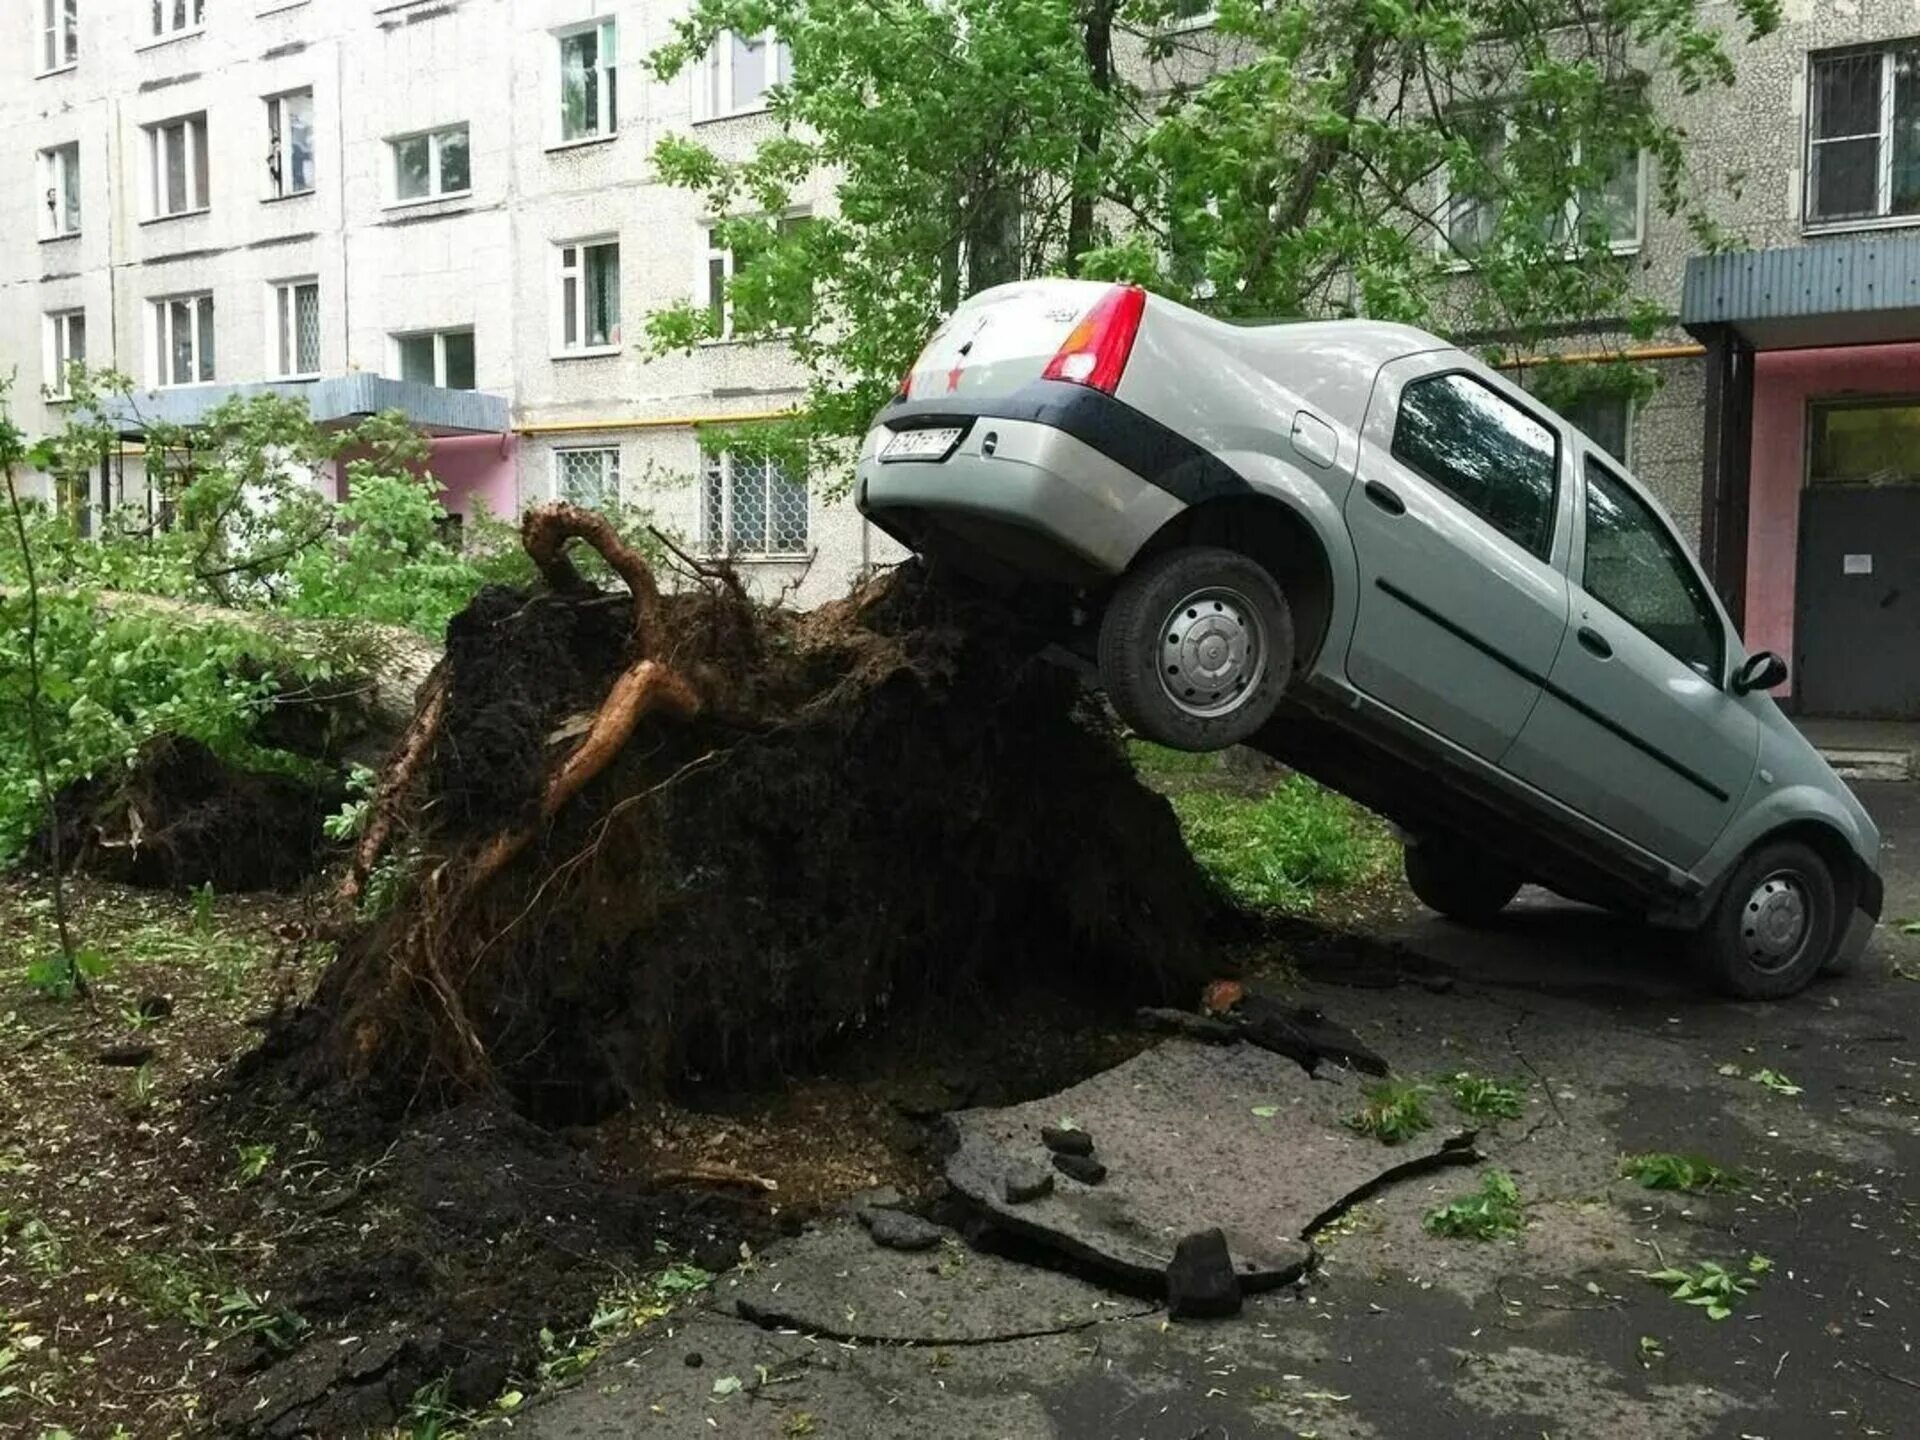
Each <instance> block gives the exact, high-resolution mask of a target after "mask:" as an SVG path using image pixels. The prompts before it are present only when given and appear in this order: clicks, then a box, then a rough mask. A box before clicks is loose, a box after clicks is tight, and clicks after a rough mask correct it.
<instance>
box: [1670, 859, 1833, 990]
mask: <svg viewBox="0 0 1920 1440" xmlns="http://www.w3.org/2000/svg"><path fill="white" fill-rule="evenodd" d="M1838 920H1839V915H1838V905H1837V902H1836V900H1835V894H1834V883H1833V874H1832V872H1831V871H1829V870H1828V869H1827V865H1826V862H1825V861H1824V860H1822V859H1821V858H1820V857H1819V855H1818V854H1816V853H1815V852H1814V851H1813V850H1812V849H1811V848H1810V847H1808V846H1806V845H1803V844H1801V843H1800V842H1799V841H1797V840H1779V841H1775V842H1773V843H1772V844H1768V845H1762V846H1761V847H1760V848H1759V849H1757V850H1755V851H1754V852H1753V853H1752V854H1750V855H1748V856H1747V858H1746V859H1744V860H1742V861H1741V862H1740V864H1739V865H1738V866H1736V867H1735V868H1734V871H1733V874H1732V875H1731V876H1729V877H1728V879H1727V883H1726V886H1725V888H1724V889H1722V890H1721V892H1720V899H1719V901H1718V902H1717V903H1716V904H1715V906H1714V909H1713V914H1712V915H1711V916H1709V917H1708V919H1707V923H1706V924H1704V925H1702V926H1701V927H1700V929H1699V930H1698V931H1696V932H1695V934H1694V951H1695V954H1696V955H1697V956H1698V958H1699V960H1700V963H1701V965H1702V967H1703V968H1704V969H1705V971H1706V973H1707V975H1708V977H1709V978H1710V979H1711V980H1712V981H1713V983H1714V984H1715V985H1717V986H1718V987H1719V988H1720V989H1721V990H1724V991H1725V992H1726V993H1727V994H1729V995H1733V996H1736V997H1738V998H1739V999H1742V1000H1780V999H1784V998H1785V997H1786V996H1788V995H1792V994H1794V993H1796V992H1797V991H1799V990H1801V989H1802V988H1804V987H1805V986H1806V984H1807V982H1808V981H1810V980H1811V979H1813V977H1814V976H1815V975H1817V974H1819V973H1820V968H1821V967H1822V966H1823V965H1824V964H1825V963H1826V962H1827V958H1828V956H1829V955H1830V954H1831V953H1832V951H1833V949H1834V945H1835V940H1836V938H1837V932H1836V930H1835V928H1834V927H1835V926H1836V924H1837V923H1838Z"/></svg>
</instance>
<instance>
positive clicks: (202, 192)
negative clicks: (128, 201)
mask: <svg viewBox="0 0 1920 1440" xmlns="http://www.w3.org/2000/svg"><path fill="white" fill-rule="evenodd" d="M147 148H148V151H149V158H150V160H151V162H152V163H151V165H150V167H149V170H150V174H149V177H148V182H147V183H148V184H149V185H150V186H151V187H152V189H151V194H150V199H151V200H152V204H151V205H149V206H148V208H147V213H148V215H149V217H151V218H153V219H156V220H158V219H164V218H165V217H167V216H169V215H191V214H192V213H193V212H194V211H196V210H204V209H206V208H207V117H206V114H205V112H204V111H203V112H202V113H200V114H198V115H183V116H181V117H180V119H178V120H167V121H163V122H162V123H161V124H158V125H149V126H147Z"/></svg>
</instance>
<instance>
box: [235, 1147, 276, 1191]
mask: <svg viewBox="0 0 1920 1440" xmlns="http://www.w3.org/2000/svg"><path fill="white" fill-rule="evenodd" d="M237 1155H238V1159H237V1161H236V1163H235V1165H234V1167H233V1178H234V1180H235V1181H236V1182H237V1183H239V1184H241V1185H251V1184H253V1183H254V1181H256V1180H258V1179H259V1178H260V1177H261V1176H262V1175H264V1174H266V1173H267V1167H268V1166H269V1165H271V1164H273V1156H274V1147H273V1146H272V1145H242V1146H240V1147H239V1149H238V1151H237Z"/></svg>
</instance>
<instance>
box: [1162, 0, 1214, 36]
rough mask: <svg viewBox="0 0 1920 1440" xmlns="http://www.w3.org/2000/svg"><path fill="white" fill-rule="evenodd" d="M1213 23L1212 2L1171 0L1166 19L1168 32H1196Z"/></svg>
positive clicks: (1209, 0) (1207, 0) (1210, 0)
mask: <svg viewBox="0 0 1920 1440" xmlns="http://www.w3.org/2000/svg"><path fill="white" fill-rule="evenodd" d="M1212 23H1213V0H1173V13H1172V14H1170V15H1169V16H1168V17H1167V28H1168V29H1169V30H1197V29H1199V28H1200V27H1201V26H1203V25H1211V24H1212Z"/></svg>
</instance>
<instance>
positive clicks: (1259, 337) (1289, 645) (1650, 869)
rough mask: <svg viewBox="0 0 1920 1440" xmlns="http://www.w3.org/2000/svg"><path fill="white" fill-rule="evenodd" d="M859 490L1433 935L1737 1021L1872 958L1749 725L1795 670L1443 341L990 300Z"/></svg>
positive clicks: (1174, 308) (1607, 480) (867, 456)
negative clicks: (1267, 756)
mask: <svg viewBox="0 0 1920 1440" xmlns="http://www.w3.org/2000/svg"><path fill="white" fill-rule="evenodd" d="M857 487H858V489H857V498H858V501H859V505H860V508H861V510H862V511H863V512H864V513H865V514H866V515H867V516H868V517H869V518H871V519H872V520H873V521H874V523H875V524H877V525H879V526H880V527H881V528H883V529H884V530H886V531H887V532H889V533H890V534H892V535H893V536H895V537H896V538H898V539H899V540H900V541H902V542H903V543H904V544H906V545H908V546H910V547H911V548H913V549H914V550H917V551H919V552H920V553H922V554H923V555H925V556H927V557H928V558H929V559H930V560H932V561H933V562H935V563H937V564H939V563H943V564H948V565H951V566H953V567H954V568H956V569H959V570H963V571H967V572H970V573H972V574H973V575H975V576H976V577H978V578H982V579H986V580H988V581H990V582H998V583H1004V584H1007V585H1018V586H1021V587H1024V588H1027V589H1033V590H1037V591H1038V592H1039V593H1041V594H1042V595H1047V594H1051V595H1054V596H1057V597H1058V598H1059V601H1060V605H1059V613H1060V615H1061V617H1062V623H1063V626H1067V627H1068V628H1069V629H1070V631H1071V633H1072V634H1073V635H1076V636H1077V637H1078V638H1080V639H1081V640H1082V641H1083V642H1084V646H1085V648H1086V649H1087V650H1089V651H1091V652H1092V653H1093V655H1094V656H1095V657H1096V658H1097V661H1098V665H1099V670H1100V674H1101V678H1102V681H1103V683H1104V685H1105V687H1106V690H1107V693H1108V695H1109V697H1110V699H1111V700H1112V702H1113V705H1114V707H1115V709H1116V710H1118V711H1119V713H1120V715H1121V716H1122V717H1123V718H1124V719H1125V720H1126V721H1127V722H1128V723H1129V724H1130V725H1132V726H1133V727H1134V729H1135V730H1136V731H1138V732H1139V733H1140V734H1143V735H1145V736H1148V737H1150V738H1151V739H1154V740H1157V741H1160V742H1162V743H1164V744H1168V745H1173V746H1178V747H1180V748H1183V749H1187V750H1209V749H1217V748H1220V747H1223V746H1227V745H1232V744H1236V743H1242V742H1245V743H1251V744H1253V745H1256V746H1258V747H1259V748H1261V749H1263V750H1265V751H1267V752H1269V753H1271V754H1273V755H1275V756H1277V757H1278V758H1280V759H1282V760H1284V761H1286V762H1287V763H1288V764H1290V765H1293V766H1295V767H1297V768H1298V769H1300V770H1303V771H1305V772H1307V773H1308V774H1311V775H1314V776H1316V777H1318V778H1320V779H1322V780H1323V781H1325V782H1326V783H1327V784H1329V785H1332V786H1333V787H1335V788H1336V789H1339V790H1342V791H1345V792H1346V793H1347V794H1349V795H1352V796H1353V797H1354V798H1355V799H1357V800H1359V801H1361V802H1362V803H1363V804H1366V805H1368V806H1370V807H1372V808H1373V809H1375V810H1377V811H1379V812H1381V813H1382V814H1384V815H1386V816H1387V817H1388V818H1389V819H1391V820H1392V821H1393V822H1394V823H1395V824H1396V825H1397V826H1398V827H1399V828H1400V829H1401V830H1402V832H1403V833H1405V834H1406V835H1407V836H1408V837H1409V843H1408V845H1407V849H1406V868H1407V878H1408V880H1409V882H1410V883H1411V885H1412V888H1413V890H1414V893H1415V894H1417V895H1418V896H1419V897H1420V898H1421V899H1422V900H1423V901H1424V902H1425V903H1427V904H1428V905H1430V906H1431V907H1433V908H1434V909H1436V910H1438V911H1441V912H1442V913H1444V914H1447V915H1450V916H1453V917H1456V918H1458V919H1462V920H1469V921H1475V920H1485V919H1487V918H1489V917H1491V916H1493V915H1494V914H1495V913H1496V912H1498V911H1499V910H1500V909H1501V908H1502V907H1503V906H1505V905H1506V904H1507V902H1508V901H1509V900H1511V899H1512V898H1513V896H1514V894H1515V893H1516V892H1517V891H1518V889H1519V887H1520V886H1521V885H1522V884H1523V883H1525V882H1529V881H1530V882H1534V883H1538V884H1541V885H1545V886H1547V887H1549V888H1551V889H1553V890H1555V891H1557V892H1559V893H1560V894H1562V895H1566V896H1569V897H1572V898H1575V899H1579V900H1584V901H1589V902H1592V903H1594V904H1599V905H1605V906H1608V907H1611V908H1616V909H1622V910H1628V911H1632V912H1635V913H1638V914H1642V915H1645V916H1647V917H1649V918H1650V919H1653V920H1655V921H1657V922H1661V923H1666V924H1673V925H1678V926H1683V927H1685V928H1687V929H1689V930H1691V931H1693V932H1694V933H1695V935H1696V937H1697V949H1698V951H1699V953H1700V955H1701V958H1702V960H1703V961H1704V962H1705V964H1706V967H1707V969H1708V971H1709V972H1710V974H1711V975H1712V977H1713V978H1714V979H1715V980H1716V981H1717V982H1718V983H1719V984H1720V985H1721V986H1722V987H1724V988H1725V989H1726V990H1728V991H1730V992H1731V993H1733V994H1735V995H1739V996H1743V997H1748V998H1775V997H1779V996H1784V995H1788V994H1791V993H1793V992H1795V991H1797V990H1798V989H1800V988H1801V987H1802V986H1803V985H1805V984H1806V983H1807V982H1808V981H1809V980H1811V979H1812V978H1813V976H1814V975H1815V974H1817V973H1818V972H1819V971H1820V970H1821V969H1822V968H1823V967H1834V968H1837V967H1839V966H1841V965H1843V964H1846V963H1848V962H1851V961H1852V960H1854V959H1855V958H1857V957H1858V956H1859V954H1860V953H1861V951H1862V950H1864V948H1865V947H1866V944H1867V941H1868V938H1869V936H1870V934H1871V932H1872V929H1873V926H1874V923H1875V922H1876V920H1877V919H1878V917H1879V914H1880V908H1881V895H1882V886H1881V880H1880V876H1879V871H1878V858H1879V847H1880V836H1879V832H1878V830H1877V829H1876V828H1875V826H1874V823H1873V821H1872V820H1871V819H1869V818H1868V816H1867V813H1866V811H1865V810H1864V809H1863V808H1862V807H1861V805H1860V804H1859V802H1858V801H1857V800H1856V799H1855V798H1854V796H1853V795H1852V793H1851V792H1850V791H1849V790H1848V789H1847V787H1846V786H1845V785H1844V784H1843V783H1842V782H1841V781H1840V780H1839V778H1838V777H1836V776H1835V775H1834V773H1833V771H1832V770H1831V769H1829V768H1828V766H1827V765H1826V763H1825V761H1823V760H1822V759H1821V757H1820V755H1819V754H1818V752H1817V751H1815V750H1814V749H1813V747H1812V746H1810V745H1809V744H1808V743H1807V742H1806V740H1805V739H1804V738H1803V737H1802V736H1801V735H1800V733H1799V732H1798V731H1797V730H1796V729H1795V728H1794V727H1793V725H1792V724H1791V723H1789V722H1788V721H1787V719H1786V718H1785V717H1784V716H1783V715H1782V714H1781V713H1780V711H1779V709H1778V708H1777V707H1776V706H1775V705H1774V703H1773V701H1772V699H1770V698H1769V696H1768V694H1767V691H1768V690H1769V689H1771V688H1773V687H1774V686H1777V685H1778V684H1780V683H1781V681H1783V680H1784V679H1785V678H1786V664H1785V662H1784V661H1782V660H1781V659H1780V658H1779V657H1778V656H1777V655H1773V654H1769V653H1765V652H1762V653H1759V654H1754V655H1749V654H1747V653H1746V651H1745V649H1744V647H1743V646H1742V645H1741V642H1740V637H1739V635H1738V634H1736V633H1735V632H1734V629H1733V627H1732V625H1730V624H1729V623H1728V621H1727V618H1726V615H1725V613H1724V612H1723V611H1722V609H1721V607H1720V605H1719V603H1718V601H1717V600H1716V599H1715V597H1714V595H1713V592H1712V589H1711V587H1710V586H1709V585H1708V584H1707V581H1706V578H1705V576H1704V575H1703V574H1702V573H1701V570H1700V568H1699V566H1698V565H1697V564H1696V563H1695V561H1694V559H1693V556H1692V554H1691V552H1690V551H1689V549H1688V547H1687V546H1686V545H1685V544H1683V543H1682V542H1681V539H1680V537H1679V536H1678V535H1677V534H1676V532H1675V530H1674V527H1673V523H1672V521H1671V520H1670V519H1669V518H1668V517H1667V515H1666V514H1665V513H1664V512H1663V511H1662V510H1661V508H1660V507H1659V505H1658V504H1656V503H1655V502H1654V501H1653V500H1652V499H1651V498H1650V497H1649V496H1648V495H1647V493H1646V492H1645V491H1644V490H1643V489H1642V488H1641V487H1640V486H1639V485H1638V484H1637V483H1635V481H1634V480H1633V478H1632V477H1631V476H1629V475H1628V474H1627V473H1626V472H1625V471H1624V470H1622V469H1621V468H1620V466H1619V465H1618V463H1617V462H1616V461H1614V460H1613V459H1612V458H1611V457H1610V456H1608V455H1607V454H1606V453H1605V452H1603V451H1602V450H1600V449H1599V447H1597V446H1596V445H1595V444H1594V443H1593V442H1592V441H1590V440H1588V439H1587V437H1586V436H1585V435H1583V434H1581V433H1580V432H1579V431H1578V430H1577V429H1575V428H1574V427H1573V426H1571V425H1569V424H1568V423H1567V422H1566V421H1565V420H1563V419H1561V418H1560V417H1559V416H1557V415H1555V414H1554V413H1553V412H1552V411H1551V410H1549V409H1547V408H1546V407H1544V406H1543V405H1541V404H1540V403H1539V402H1538V401H1537V400H1535V399H1534V398H1533V397H1531V396H1529V395H1527V394H1526V393H1525V392H1524V391H1522V390H1520V389H1518V388H1516V387H1515V386H1514V385H1512V384H1511V383H1509V382H1508V381H1507V380H1505V379H1503V378H1502V377H1501V376H1500V375H1499V374H1497V373H1495V372H1494V371H1493V370H1491V369H1489V368H1488V367H1486V366H1485V365H1482V364H1481V363H1480V362H1479V361H1477V360H1475V359H1474V358H1473V357H1472V356H1470V355H1468V354H1466V353H1464V352H1463V351H1461V350H1459V349H1457V348H1455V347H1453V346H1451V345H1448V344H1447V343H1446V342H1445V341H1442V340H1440V339H1437V338H1436V337H1434V336H1432V335H1429V334H1426V333H1424V332H1422V331H1419V330H1414V329H1409V328H1406V327H1403V326H1397V325H1386V324H1376V323H1372V322H1366V321H1337V322H1328V323H1303V324H1287V325H1271V326H1261V327H1242V326H1235V325H1230V324H1226V323H1223V322H1221V321H1218V320H1214V319H1211V318H1209V317H1207V316H1203V315H1200V314H1198V313H1196V312H1195V311H1192V310H1189V309H1186V308H1185V307H1183V306H1181V305H1178V304H1175V303H1173V302H1170V301H1167V300H1163V299H1160V298H1158V297H1155V296H1149V295H1147V294H1146V293H1145V292H1143V291H1141V290H1139V289H1136V288H1133V287H1130V286H1118V285H1104V284H1098V283H1093V282H1082V281H1070V280H1047V281H1033V282H1025V283H1021V284H1015V285H1008V286H1003V287H1001V288H998V289H994V290H989V291H986V292H984V293H982V294H980V295H978V296H976V297H974V298H973V299H971V300H969V301H968V302H967V303H966V304H965V305H963V306H962V307H961V308H960V309H959V310H958V311H957V312H956V313H955V314H954V315H953V317H952V318H951V319H950V320H949V321H948V322H947V323H946V324H945V325H943V326H941V328H940V330H939V332H938V333H937V334H936V335H935V336H934V337H933V339H932V341H931V342H930V344H929V345H928V346H927V348H926V350H925V352H924V353H923V354H922V355H921V357H920V360H919V362H918V363H917V364H916V365H915V367H914V370H913V373H912V374H911V375H910V376H909V377H908V379H907V381H906V382H905V383H904V384H903V385H902V386H901V389H900V392H899V394H898V395H897V396H896V397H895V399H894V401H893V403H891V404H890V405H888V406H887V408H886V409H885V410H883V411H882V412H881V414H880V415H879V417H878V418H877V420H876V421H875V423H874V426H873V429H872V431H871V433H870V434H869V435H868V436H867V439H866V443H865V445H864V447H863V448H862V451H861V454H860V461H859V470H858V479H857Z"/></svg>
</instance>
